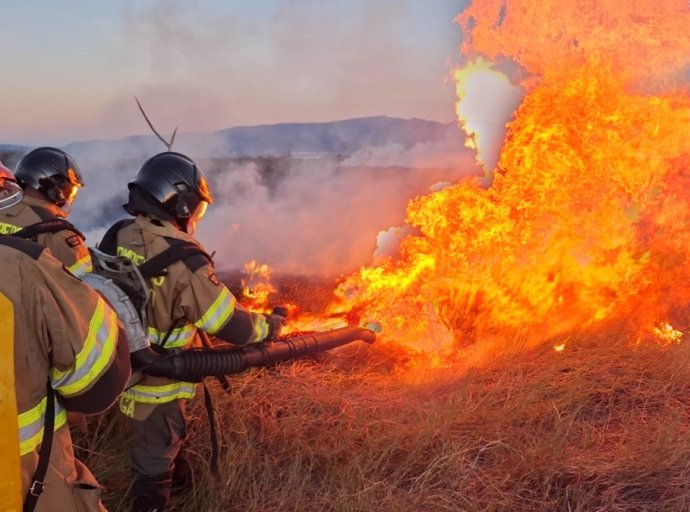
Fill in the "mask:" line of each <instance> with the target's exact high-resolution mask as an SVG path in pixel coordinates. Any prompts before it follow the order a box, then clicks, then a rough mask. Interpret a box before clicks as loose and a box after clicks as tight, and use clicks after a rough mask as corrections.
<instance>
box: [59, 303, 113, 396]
mask: <svg viewBox="0 0 690 512" xmlns="http://www.w3.org/2000/svg"><path fill="white" fill-rule="evenodd" d="M117 330H118V329H117V316H116V315H115V312H114V311H113V310H112V309H110V308H109V307H108V306H106V304H105V301H104V300H103V299H101V298H100V297H99V298H98V303H97V304H96V311H95V312H94V314H93V316H92V317H91V321H90V322H89V332H88V334H87V336H86V339H85V340H84V346H83V347H82V350H81V351H80V352H79V353H78V354H77V356H76V357H75V360H74V365H73V367H72V368H70V369H69V370H67V371H64V372H62V371H60V370H58V369H56V368H54V369H53V370H52V372H51V382H52V384H53V387H54V388H55V390H57V391H59V392H60V394H62V395H65V396H72V395H77V394H79V393H81V392H83V391H84V390H86V389H87V388H88V387H89V386H91V384H93V382H94V381H96V380H97V379H98V378H99V377H100V376H101V375H103V373H104V372H105V371H106V369H107V368H108V366H110V363H111V362H112V360H113V358H114V357H115V344H116V342H117Z"/></svg>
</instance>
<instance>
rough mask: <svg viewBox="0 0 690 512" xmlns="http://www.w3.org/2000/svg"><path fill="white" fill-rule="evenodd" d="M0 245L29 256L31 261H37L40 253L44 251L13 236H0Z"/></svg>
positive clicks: (28, 241) (29, 241) (33, 243)
mask: <svg viewBox="0 0 690 512" xmlns="http://www.w3.org/2000/svg"><path fill="white" fill-rule="evenodd" d="M0 245H6V246H8V247H12V248H13V249H16V250H18V251H21V252H23V253H24V254H26V255H28V256H31V257H32V258H33V259H35V260H37V259H38V258H40V257H41V253H42V252H43V251H44V250H45V247H43V246H42V245H39V244H37V243H36V242H32V241H31V240H24V239H23V238H17V237H13V236H9V235H6V236H2V235H0Z"/></svg>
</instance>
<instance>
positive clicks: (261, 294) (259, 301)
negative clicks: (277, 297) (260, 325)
mask: <svg viewBox="0 0 690 512" xmlns="http://www.w3.org/2000/svg"><path fill="white" fill-rule="evenodd" d="M244 270H245V272H246V273H247V277H246V278H244V279H242V299H241V300H242V302H243V303H244V304H245V305H246V306H247V307H248V308H249V309H252V310H257V311H266V310H268V309H269V307H270V306H269V304H270V303H269V296H270V295H271V294H272V293H274V292H275V291H276V289H275V288H274V287H273V285H272V284H271V274H272V272H273V270H272V269H271V268H270V267H269V266H268V265H266V264H265V263H258V262H257V261H256V260H252V261H249V262H247V263H245V264H244Z"/></svg>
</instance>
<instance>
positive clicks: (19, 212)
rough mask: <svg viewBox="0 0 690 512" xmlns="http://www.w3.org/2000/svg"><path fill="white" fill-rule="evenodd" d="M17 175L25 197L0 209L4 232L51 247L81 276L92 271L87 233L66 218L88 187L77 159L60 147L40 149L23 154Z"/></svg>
mask: <svg viewBox="0 0 690 512" xmlns="http://www.w3.org/2000/svg"><path fill="white" fill-rule="evenodd" d="M14 176H15V177H16V179H17V181H18V183H19V185H20V186H21V187H22V188H23V189H24V199H23V200H22V202H21V203H20V204H18V205H16V206H14V207H13V208H8V209H5V210H3V211H1V212H0V234H3V235H15V236H20V237H22V238H29V239H31V240H33V241H35V242H38V243H39V244H41V245H42V246H44V247H47V248H49V249H50V250H51V252H52V254H53V256H55V257H56V258H57V259H58V260H60V261H61V262H62V263H63V264H64V265H65V266H66V267H67V268H68V269H69V270H70V272H72V273H73V274H74V275H76V276H78V277H79V276H82V275H84V274H85V273H87V272H90V271H91V257H90V256H89V250H88V248H87V247H86V244H85V243H84V235H83V234H82V233H80V232H79V231H78V230H77V229H76V228H75V227H74V226H73V225H72V224H70V223H69V222H68V221H67V220H66V219H67V215H68V214H69V210H70V207H71V205H72V203H73V201H74V199H75V198H76V196H77V192H78V191H79V189H80V188H81V187H83V186H84V181H83V180H82V177H81V173H80V171H79V167H78V166H77V163H76V162H75V161H74V159H72V157H70V156H69V155H68V154H67V153H65V152H64V151H62V150H60V149H57V148H50V147H42V148H37V149H34V150H33V151H30V152H29V153H27V154H26V155H24V156H23V157H22V159H21V160H20V161H19V163H18V164H17V168H16V170H15V172H14Z"/></svg>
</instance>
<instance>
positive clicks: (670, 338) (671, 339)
mask: <svg viewBox="0 0 690 512" xmlns="http://www.w3.org/2000/svg"><path fill="white" fill-rule="evenodd" d="M652 332H653V333H654V334H655V335H656V336H657V337H658V338H659V339H660V340H661V341H663V342H666V343H680V339H681V338H682V337H683V333H682V332H681V331H678V330H676V329H674V328H673V326H672V325H671V324H667V323H663V324H661V325H660V326H659V327H654V328H653V329H652Z"/></svg>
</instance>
